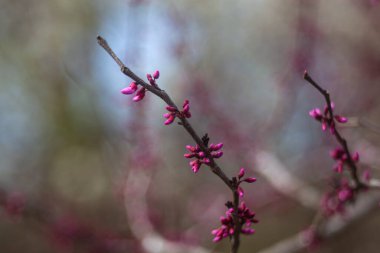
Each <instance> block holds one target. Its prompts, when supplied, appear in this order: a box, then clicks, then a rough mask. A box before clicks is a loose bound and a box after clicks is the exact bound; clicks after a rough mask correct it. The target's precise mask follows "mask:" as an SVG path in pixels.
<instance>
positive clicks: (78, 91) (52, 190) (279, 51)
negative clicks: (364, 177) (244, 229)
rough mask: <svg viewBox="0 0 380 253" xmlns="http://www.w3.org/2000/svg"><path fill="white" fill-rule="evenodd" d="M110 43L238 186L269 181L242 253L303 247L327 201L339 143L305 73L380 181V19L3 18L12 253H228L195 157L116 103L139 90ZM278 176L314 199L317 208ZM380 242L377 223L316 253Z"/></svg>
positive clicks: (130, 14)
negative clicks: (345, 120) (325, 126)
mask: <svg viewBox="0 0 380 253" xmlns="http://www.w3.org/2000/svg"><path fill="white" fill-rule="evenodd" d="M98 34H100V35H102V36H104V37H105V38H106V39H107V40H108V42H109V44H110V45H111V47H112V48H113V49H114V50H115V52H116V53H117V54H118V55H119V56H120V58H121V59H122V60H123V61H124V62H125V63H126V65H128V66H129V67H130V68H131V69H132V70H133V71H134V72H135V73H137V74H138V75H140V76H142V77H145V75H146V73H153V71H155V70H156V69H159V70H160V72H161V77H160V79H159V85H160V87H161V88H163V89H165V90H166V91H167V92H168V93H169V94H171V96H172V97H173V99H174V100H175V101H176V102H177V103H179V104H181V103H182V101H183V100H184V99H190V103H191V110H192V114H193V117H192V118H191V123H192V124H193V126H194V127H195V128H196V129H197V131H198V132H199V133H200V134H204V133H208V134H209V136H210V137H211V142H214V143H216V142H224V144H225V147H224V152H225V155H224V157H222V158H221V159H220V160H219V164H220V165H221V166H222V167H223V169H224V170H225V172H226V174H228V175H229V176H233V175H236V174H237V172H238V170H239V168H240V167H245V168H247V170H248V172H247V173H249V174H251V175H254V176H256V177H257V178H258V181H257V183H255V184H253V185H249V186H246V187H245V191H246V196H245V201H246V202H247V204H248V205H249V206H250V207H251V208H253V209H254V210H255V211H256V212H257V217H258V219H259V220H260V223H259V224H258V225H256V226H255V228H256V230H257V231H256V234H255V235H254V236H250V237H244V238H243V241H242V247H241V250H240V252H242V253H243V252H257V251H259V250H262V249H265V248H267V247H269V246H270V245H273V244H274V243H276V242H278V241H280V240H282V239H284V238H287V237H288V236H291V235H294V234H295V233H297V232H299V231H301V230H302V229H305V228H306V227H307V226H308V225H309V224H310V222H311V220H312V219H313V215H314V214H315V212H316V208H318V207H316V204H318V203H317V202H318V196H319V194H322V193H323V191H325V190H326V188H327V187H328V186H327V185H328V179H329V178H330V177H331V175H332V170H331V167H332V166H333V164H334V162H333V161H332V160H331V159H330V157H329V155H328V154H329V150H330V149H332V148H333V147H334V145H335V142H334V141H333V140H332V139H331V138H329V135H328V134H325V133H323V132H322V131H320V125H319V124H318V123H316V122H315V121H314V120H312V119H311V118H310V117H309V116H308V112H309V110H310V109H312V108H314V107H323V104H324V102H323V98H322V97H321V96H320V95H319V94H318V93H317V92H316V91H315V90H314V89H312V88H311V87H310V86H309V85H308V84H307V83H306V82H305V81H303V80H302V75H303V71H304V69H308V70H309V72H310V73H311V75H312V76H313V77H314V78H315V79H316V80H318V81H319V82H320V83H321V85H322V86H324V87H326V88H327V89H328V90H329V91H330V92H331V95H332V98H333V100H334V102H335V106H336V111H337V112H338V113H340V114H343V115H347V116H349V117H350V124H349V126H350V127H347V128H344V129H342V133H343V134H344V135H345V136H346V137H347V139H348V140H349V143H350V147H351V149H352V150H357V151H359V152H360V154H361V161H362V165H361V166H362V167H364V168H367V167H370V168H372V170H373V174H374V175H376V174H377V173H378V172H377V167H379V162H380V161H379V145H378V144H379V141H380V138H379V137H380V136H379V133H380V128H379V127H378V126H380V103H379V102H378V101H379V100H378V99H379V94H380V86H379V81H380V79H379V78H380V4H379V1H376V0H349V1H343V0H329V1H323V0H314V1H302V0H290V1H275V0H266V1H260V0H253V1H252V0H239V1H226V0H221V1H216V0H214V1H196V0H165V1H149V0H132V1H127V0H124V1H121V0H115V1H100V0H96V1H94V0H92V1H90V0H80V1H68V0H49V1H47V0H28V1H26V0H19V1H11V0H2V1H1V2H0V77H1V80H0V202H1V205H2V207H3V208H2V209H1V211H0V251H1V252H14V253H18V252H25V251H28V252H30V253H33V252H38V253H43V252H133V253H134V252H136V253H138V252H161V251H160V250H162V249H165V251H164V252H170V251H169V250H168V248H165V247H166V245H165V244H163V242H165V243H169V244H170V243H174V244H175V245H177V246H178V245H182V246H183V245H185V246H186V247H187V246H189V247H196V246H201V247H202V248H203V249H196V250H198V251H196V252H202V251H201V250H205V249H206V250H208V251H210V252H214V251H215V252H227V251H228V247H229V245H228V242H227V240H226V241H225V242H221V243H219V244H214V243H212V236H211V235H210V231H211V230H212V229H213V228H216V227H217V226H218V220H219V216H220V215H222V214H223V213H224V212H225V207H224V203H225V202H226V200H228V199H229V198H230V196H229V192H228V189H227V188H226V187H225V186H224V185H223V184H222V182H221V181H220V180H219V179H218V178H216V177H215V176H214V175H213V174H212V173H211V172H210V171H208V170H207V169H205V168H202V169H201V170H200V172H199V173H198V174H193V173H192V172H191V170H190V168H189V166H188V161H187V160H186V159H184V158H183V153H184V152H185V151H186V150H185V148H184V146H185V145H186V144H192V140H191V139H190V138H189V137H188V136H187V135H186V134H185V132H184V131H183V129H182V128H180V127H178V126H176V125H175V124H173V125H171V126H164V125H163V121H164V119H163V117H162V114H163V113H165V109H164V105H163V103H162V102H161V101H160V100H159V99H158V98H156V97H154V96H152V94H147V96H146V98H145V99H144V100H143V101H142V102H139V103H134V102H132V101H131V98H130V97H127V96H124V95H121V94H120V89H122V88H124V87H126V86H127V85H128V84H129V82H130V80H129V79H128V78H127V77H125V76H123V75H122V74H121V73H120V70H119V68H118V66H117V65H116V64H115V63H114V62H113V61H112V59H111V58H110V57H109V56H108V55H107V54H106V53H105V52H104V51H103V50H102V49H101V48H100V47H99V46H98V45H97V43H96V36H97V35H98ZM266 167H268V168H266ZM269 167H271V168H272V167H273V168H274V169H275V170H274V172H276V170H279V171H285V172H289V173H291V174H290V175H293V176H292V177H294V178H297V180H299V181H300V182H301V183H302V184H303V185H307V186H308V187H310V189H313V190H311V194H310V195H308V197H305V198H306V200H305V201H304V202H306V203H302V201H299V199H297V197H296V195H297V193H296V191H295V192H294V196H295V198H293V197H292V194H289V191H287V190H286V188H287V186H286V185H280V186H278V185H277V186H276V181H281V177H282V174H281V173H280V174H276V173H272V172H273V170H270V171H271V173H272V174H270V175H268V173H264V172H263V171H265V169H270V168H269ZM287 175H288V174H287ZM276 177H278V178H276ZM282 187H283V188H282ZM290 188H291V187H290ZM293 190H294V189H293ZM314 190H315V191H314ZM286 191H287V192H286ZM297 191H302V190H300V188H297ZM315 192H316V194H314V195H313V194H312V193H315ZM379 225H380V216H379V209H371V210H368V212H367V213H366V215H364V216H363V217H361V218H360V219H358V220H357V221H356V222H354V223H353V224H350V226H349V227H347V229H345V230H344V231H342V232H341V233H339V234H337V235H336V236H334V237H332V238H330V239H328V240H326V241H325V242H323V243H322V244H321V245H320V246H319V247H318V248H316V249H315V252H323V253H327V252H378V249H379V242H378V239H377V237H378V235H377V231H378V228H379ZM305 251H306V250H305ZM172 252H176V251H175V250H173V251H172ZM179 252H186V250H184V249H181V251H179Z"/></svg>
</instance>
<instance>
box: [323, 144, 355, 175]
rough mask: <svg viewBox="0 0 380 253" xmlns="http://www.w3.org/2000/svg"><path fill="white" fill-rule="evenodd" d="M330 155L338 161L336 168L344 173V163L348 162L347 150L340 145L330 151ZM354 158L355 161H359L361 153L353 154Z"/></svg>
mask: <svg viewBox="0 0 380 253" xmlns="http://www.w3.org/2000/svg"><path fill="white" fill-rule="evenodd" d="M330 156H331V157H332V158H333V159H334V160H336V161H337V163H336V164H335V166H334V170H335V171H336V172H338V173H342V171H343V167H344V164H345V163H346V162H347V160H348V159H347V154H346V152H345V151H344V150H343V149H342V148H340V147H338V148H336V149H334V150H332V151H331V152H330ZM352 160H353V161H354V162H358V161H359V153H358V152H355V153H354V155H353V156H352Z"/></svg>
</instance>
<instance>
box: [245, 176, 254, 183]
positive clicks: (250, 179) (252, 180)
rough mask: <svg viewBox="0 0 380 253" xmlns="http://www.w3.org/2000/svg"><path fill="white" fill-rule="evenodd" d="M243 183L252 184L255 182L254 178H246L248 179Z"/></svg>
mask: <svg viewBox="0 0 380 253" xmlns="http://www.w3.org/2000/svg"><path fill="white" fill-rule="evenodd" d="M243 181H244V182H247V183H253V182H256V178H254V177H248V178H246V179H244V180H243Z"/></svg>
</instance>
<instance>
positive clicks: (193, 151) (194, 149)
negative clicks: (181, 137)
mask: <svg viewBox="0 0 380 253" xmlns="http://www.w3.org/2000/svg"><path fill="white" fill-rule="evenodd" d="M222 147H223V143H219V144H217V145H214V144H211V145H210V146H209V151H211V150H215V149H216V150H220V149H221V148H222ZM186 149H187V150H188V151H189V152H190V153H186V154H184V157H185V158H188V159H191V158H195V160H193V161H191V162H190V166H191V169H192V170H193V172H194V173H197V172H198V171H199V168H200V166H201V165H202V164H206V165H210V163H211V160H210V159H209V158H208V157H206V154H205V152H203V151H202V150H201V149H200V148H199V146H198V145H196V146H190V145H186ZM210 155H211V156H212V157H213V158H215V159H217V158H220V157H221V156H222V155H223V151H212V152H210Z"/></svg>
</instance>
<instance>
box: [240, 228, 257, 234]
mask: <svg viewBox="0 0 380 253" xmlns="http://www.w3.org/2000/svg"><path fill="white" fill-rule="evenodd" d="M241 232H242V234H245V235H252V234H254V233H255V230H254V229H253V228H243V229H242V230H241Z"/></svg>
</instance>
